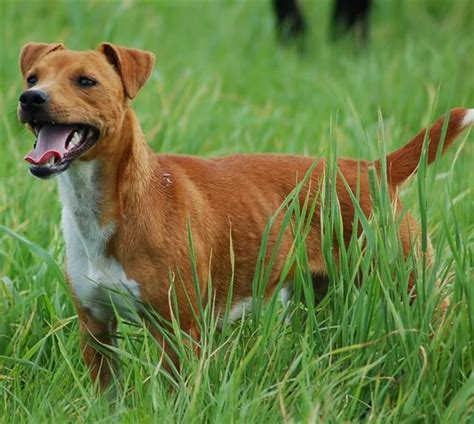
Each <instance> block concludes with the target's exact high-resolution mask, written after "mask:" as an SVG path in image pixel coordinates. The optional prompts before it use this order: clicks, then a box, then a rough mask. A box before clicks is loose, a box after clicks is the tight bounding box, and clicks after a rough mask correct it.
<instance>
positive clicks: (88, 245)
mask: <svg viewBox="0 0 474 424" xmlns="http://www.w3.org/2000/svg"><path fill="white" fill-rule="evenodd" d="M153 63H154V56H153V55H152V54H151V53H147V52H144V51H139V50H134V49H127V48H124V47H119V46H115V45H112V44H108V43H103V44H101V45H100V46H99V47H98V49H97V50H96V51H87V52H76V51H70V50H66V49H65V48H64V47H63V45H62V44H41V43H32V44H27V45H26V46H24V48H23V50H22V52H21V56H20V66H21V71H22V73H23V76H24V79H25V83H26V87H27V89H26V90H25V91H24V92H23V93H22V94H21V96H20V99H19V108H18V114H19V118H20V120H21V121H22V122H23V123H25V124H27V125H28V127H29V129H30V130H31V131H32V132H33V133H34V134H35V136H36V137H37V139H36V142H35V145H34V149H33V150H32V151H31V152H30V153H28V155H27V156H26V157H25V159H26V160H27V161H28V162H29V163H30V164H31V168H30V171H31V173H32V174H33V175H35V176H38V177H41V178H47V177H52V176H56V175H57V176H58V180H59V190H60V196H61V201H62V204H63V211H62V227H63V231H64V236H65V239H66V260H67V263H66V273H67V279H68V282H69V285H70V287H71V291H72V293H73V294H74V299H75V304H76V307H77V311H78V314H79V319H80V327H81V332H82V334H83V339H84V359H85V361H86V363H87V365H88V366H89V367H90V369H91V373H92V376H93V377H94V379H95V378H99V381H100V383H101V385H102V386H105V385H107V383H108V381H109V380H110V376H111V368H110V364H109V362H108V361H107V360H104V356H103V355H102V353H100V352H99V351H98V349H96V348H95V347H94V346H95V344H93V343H91V338H94V339H96V340H98V341H99V342H101V343H104V344H112V343H113V336H114V330H115V314H114V311H113V308H112V304H113V305H114V307H115V308H116V309H117V310H118V311H119V312H121V313H123V314H127V311H129V310H130V306H134V305H133V303H135V306H136V308H137V309H138V310H139V311H140V308H141V305H143V304H147V305H151V306H152V307H153V308H154V309H155V310H156V311H157V312H158V313H159V314H160V315H161V316H162V317H164V318H165V319H168V320H169V319H171V318H172V315H173V310H171V307H170V304H171V303H170V284H171V283H170V279H173V278H175V284H174V290H175V294H176V299H177V308H178V310H179V323H180V326H181V328H182V329H183V330H185V331H186V332H188V333H189V334H190V335H191V336H192V337H194V338H195V339H196V340H199V327H198V324H197V322H196V319H195V316H196V315H195V312H196V309H197V304H198V302H200V301H202V302H205V300H206V299H207V293H206V290H207V287H208V285H207V282H208V278H209V276H211V275H212V287H213V290H214V291H215V293H213V295H214V296H215V301H216V311H217V313H222V310H223V309H224V307H225V304H226V300H227V296H228V292H229V285H230V282H231V280H232V278H233V281H234V286H233V297H232V305H233V310H232V311H231V316H232V315H237V313H236V312H235V311H239V310H240V308H241V306H242V304H245V302H247V301H248V299H249V298H251V296H252V279H253V276H254V271H255V266H256V261H257V256H258V253H259V249H260V244H261V238H262V234H263V232H264V229H265V226H266V224H267V221H268V219H269V217H270V216H271V215H272V214H274V213H275V211H276V210H277V209H278V208H279V207H280V205H281V204H282V202H283V201H284V199H285V197H286V196H287V195H288V194H289V193H290V192H291V191H292V190H293V189H294V187H295V185H296V183H297V182H298V181H301V180H302V179H303V178H304V176H305V174H306V173H307V171H308V170H310V168H311V166H312V165H313V162H314V160H313V159H311V158H306V157H297V156H276V155H233V156H229V157H224V158H217V159H211V160H204V159H199V158H195V157H188V156H174V155H156V154H154V153H153V152H152V151H151V149H150V148H149V147H148V145H147V144H146V142H145V140H144V137H143V134H142V131H141V129H140V125H139V123H138V122H137V118H136V116H135V114H134V112H133V111H132V109H131V107H130V103H131V100H132V99H133V98H134V97H135V96H136V95H137V93H138V91H139V90H140V88H141V87H142V86H143V85H144V84H145V82H146V81H147V79H148V77H149V75H150V72H151V70H152V68H153ZM473 122H474V110H472V109H471V110H467V109H454V110H452V111H451V112H450V114H449V123H448V125H447V127H446V131H447V132H446V139H445V143H444V148H446V147H448V146H449V145H450V144H451V143H452V142H453V140H454V138H455V137H456V136H457V135H458V134H459V133H460V131H462V130H463V129H464V128H466V127H468V126H469V125H471V124H472V123H473ZM442 128H443V118H440V119H439V120H438V121H437V122H436V123H435V124H434V126H433V127H432V128H431V130H430V132H429V139H430V144H429V151H428V161H429V162H432V161H433V160H434V159H435V157H436V152H437V149H438V144H439V142H440V138H441V132H442ZM424 137H425V130H423V131H421V132H420V133H419V134H418V135H417V136H416V137H415V138H413V140H411V141H410V142H409V143H408V144H407V145H406V146H404V147H402V148H401V149H400V150H397V151H396V152H394V153H391V154H389V155H388V157H387V158H386V160H387V172H388V175H387V177H388V178H387V179H388V182H389V185H390V187H389V188H390V194H391V196H392V198H393V200H394V201H395V200H396V192H397V187H398V186H399V185H400V184H401V183H403V181H405V180H406V179H407V178H408V177H409V176H410V175H411V174H413V173H414V172H415V171H416V169H417V166H418V162H419V159H420V155H421V152H422V145H423V140H424ZM338 164H339V167H340V170H341V173H342V174H343V175H344V178H345V179H346V180H347V183H348V184H349V186H350V187H351V189H352V190H353V191H354V192H356V187H357V185H358V181H359V184H360V190H359V193H360V194H359V198H360V199H359V202H360V205H361V207H362V209H363V211H364V213H365V214H367V215H369V214H370V213H371V199H370V193H369V184H368V168H369V167H370V166H374V167H375V168H376V169H377V170H380V168H381V165H380V162H379V161H376V162H365V161H360V162H358V161H354V160H340V161H339V162H338ZM324 170H325V162H324V161H319V162H318V163H317V165H316V166H315V168H314V169H313V170H312V172H311V175H310V178H309V179H308V183H307V184H306V186H305V187H306V188H305V189H303V190H301V192H300V199H301V202H304V201H305V199H306V198H307V197H308V195H309V197H311V195H313V198H314V196H315V195H316V192H317V188H318V186H319V185H320V183H321V181H322V175H323V174H324ZM335 185H336V190H337V193H338V198H339V202H340V206H341V210H342V217H343V220H344V222H343V224H344V236H345V237H346V240H349V238H350V236H351V232H352V228H353V221H354V205H353V202H352V201H351V198H350V196H349V193H348V191H347V189H346V188H345V185H344V182H343V180H342V178H340V177H338V179H337V180H336V182H335ZM397 204H398V203H397ZM320 222H321V220H320V210H318V209H317V210H316V212H315V215H314V217H313V219H312V227H311V232H310V234H309V235H308V238H307V250H308V256H309V266H310V268H311V272H313V273H317V274H325V272H326V266H325V261H324V259H323V255H322V251H321V228H320ZM277 227H278V226H276V228H275V229H274V230H272V231H271V232H270V234H269V239H268V248H267V252H271V251H272V250H273V247H274V246H275V244H276V239H277V235H278V228H277ZM189 228H191V231H192V237H193V244H194V251H195V259H196V263H197V274H198V281H199V284H200V291H198V290H196V287H195V286H194V283H193V281H195V280H193V270H192V267H191V261H190V248H189V245H190V244H189V240H188V229H189ZM416 232H417V226H416V223H415V222H414V221H413V220H412V218H410V216H409V215H408V214H404V216H403V218H402V222H401V225H400V229H399V236H400V239H401V243H402V246H403V249H404V252H405V253H407V252H408V251H409V249H410V247H411V246H412V241H413V239H414V238H415V237H416ZM293 242H294V238H293V236H292V233H291V231H286V232H285V233H284V235H283V238H282V240H281V243H280V247H279V250H278V255H277V257H276V259H275V262H274V264H273V268H272V274H271V277H270V280H269V284H268V287H267V288H266V292H265V295H266V296H269V295H270V294H271V293H272V291H273V290H274V289H275V286H276V285H277V283H278V281H279V279H280V275H281V273H282V269H283V266H284V263H285V259H286V257H287V254H288V252H289V251H290V250H291V246H292V244H293ZM231 246H232V248H231ZM336 247H337V246H336ZM231 251H232V252H233V255H234V256H233V257H234V258H235V262H234V266H232V259H231ZM232 273H234V275H233V277H232ZM286 278H287V280H288V281H291V279H292V276H291V272H290V275H288V276H287V277H286ZM119 291H121V292H124V293H127V295H128V296H129V297H130V296H131V297H132V299H134V302H132V305H130V302H127V301H125V300H124V297H123V296H121V295H120V292H119ZM197 293H199V296H198V294H197ZM198 297H200V298H198ZM154 334H155V335H156V337H157V338H158V340H159V341H160V343H163V340H162V337H163V336H162V335H161V334H160V333H159V332H158V331H155V333H154ZM163 345H164V343H163Z"/></svg>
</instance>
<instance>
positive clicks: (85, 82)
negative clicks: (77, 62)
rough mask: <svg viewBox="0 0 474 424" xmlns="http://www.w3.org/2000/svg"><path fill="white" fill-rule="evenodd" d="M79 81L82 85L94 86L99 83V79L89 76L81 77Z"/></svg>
mask: <svg viewBox="0 0 474 424" xmlns="http://www.w3.org/2000/svg"><path fill="white" fill-rule="evenodd" d="M77 83H78V84H79V85H80V86H81V87H92V86H94V85H97V81H94V80H93V79H91V78H88V77H79V78H78V79H77Z"/></svg>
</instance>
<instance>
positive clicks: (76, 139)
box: [69, 131, 81, 147]
mask: <svg viewBox="0 0 474 424" xmlns="http://www.w3.org/2000/svg"><path fill="white" fill-rule="evenodd" d="M80 141H81V136H80V135H79V133H78V132H77V131H75V132H74V135H73V136H72V138H71V140H70V141H69V143H70V144H71V146H72V147H76V146H77V145H78V144H79V142H80Z"/></svg>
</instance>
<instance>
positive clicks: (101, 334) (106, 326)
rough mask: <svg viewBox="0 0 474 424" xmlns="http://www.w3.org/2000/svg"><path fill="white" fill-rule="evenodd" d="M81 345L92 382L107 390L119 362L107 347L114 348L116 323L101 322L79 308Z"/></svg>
mask: <svg viewBox="0 0 474 424" xmlns="http://www.w3.org/2000/svg"><path fill="white" fill-rule="evenodd" d="M77 311H78V315H79V326H80V334H81V345H82V354H83V357H84V362H85V363H86V365H87V367H88V368H89V371H90V374H91V377H92V380H93V381H94V382H96V381H98V383H99V385H100V388H101V389H105V388H106V387H107V386H108V385H109V383H110V380H111V378H112V375H113V373H114V371H115V370H116V369H117V361H116V358H114V354H113V352H112V351H110V350H108V349H107V346H114V345H115V344H116V343H115V331H116V321H115V320H114V321H110V322H107V323H105V322H101V321H98V320H97V319H95V318H94V317H93V316H92V315H91V314H90V313H89V312H88V311H87V310H86V309H84V308H81V307H78V308H77Z"/></svg>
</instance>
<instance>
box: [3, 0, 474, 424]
mask: <svg viewBox="0 0 474 424" xmlns="http://www.w3.org/2000/svg"><path fill="white" fill-rule="evenodd" d="M304 7H305V9H306V12H307V15H308V21H309V22H310V23H311V24H312V31H311V34H310V37H309V39H308V42H307V49H306V51H305V53H304V54H303V55H300V54H299V53H298V52H297V51H293V50H292V49H281V48H279V47H278V46H276V45H275V42H274V34H273V22H272V19H271V15H270V13H269V5H268V4H267V2H263V1H262V2H222V3H221V2H205V3H204V4H200V3H199V4H198V3H194V2H166V3H157V4H154V3H148V2H137V3H133V2H94V1H83V2H71V1H57V2H55V3H54V4H53V3H50V2H40V1H38V2H29V3H25V4H17V3H15V2H4V3H2V20H3V21H2V29H3V33H2V46H1V47H2V48H1V51H2V53H1V54H2V61H1V64H2V66H1V70H0V71H1V75H0V76H1V78H0V87H1V89H2V97H1V101H0V102H1V103H0V107H1V111H2V112H3V113H2V120H1V123H0V134H1V136H2V143H1V144H0V146H1V147H0V157H1V161H0V267H1V268H0V309H1V310H0V421H1V422H13V421H15V422H19V421H21V422H29V421H36V422H69V421H80V422H81V421H85V422H96V421H98V422H115V421H117V420H120V421H124V422H226V421H227V422H256V421H259V422H279V421H288V422H318V421H323V422H347V421H351V422H352V421H370V422H384V423H385V422H468V421H469V420H470V419H472V416H473V411H474V377H473V373H472V368H473V367H472V364H473V363H474V362H473V359H474V358H473V355H474V350H473V344H472V343H473V340H474V292H473V290H474V288H473V284H472V268H473V262H472V258H473V251H472V238H473V231H472V228H473V220H472V211H473V210H474V207H473V206H474V205H473V196H472V183H471V182H470V181H471V180H472V177H473V173H472V170H471V168H472V165H471V164H472V161H473V148H472V135H467V136H463V137H461V138H460V140H458V142H457V143H456V144H455V146H453V148H452V149H450V151H449V152H448V153H447V154H446V155H445V156H444V157H442V158H440V159H439V160H438V161H437V162H436V163H435V164H433V165H432V166H430V167H429V168H428V167H426V166H425V164H424V161H423V160H422V162H421V166H420V170H419V172H418V174H417V176H416V177H414V178H413V180H412V181H411V182H410V183H409V184H407V185H405V187H404V188H403V191H402V193H401V197H402V199H403V203H404V205H405V207H406V208H407V209H408V210H409V211H410V213H412V214H414V215H415V216H416V217H417V219H418V220H419V222H420V223H421V228H422V234H421V248H420V249H415V248H414V249H413V251H412V253H411V254H410V255H409V257H407V258H405V259H404V258H403V255H402V250H401V246H400V243H399V240H398V238H397V236H396V233H397V228H398V225H399V223H400V217H397V215H395V214H394V213H393V210H392V208H391V205H390V201H389V197H388V193H387V183H386V180H385V179H384V178H383V177H382V178H380V179H379V178H377V176H376V175H375V173H372V174H371V176H370V181H371V190H372V196H373V198H374V212H373V214H372V215H371V216H370V217H365V216H364V214H363V213H362V211H361V210H360V208H358V207H357V205H358V200H357V199H358V194H357V190H356V191H355V192H354V193H352V195H353V202H354V204H355V211H356V212H355V213H356V217H357V219H356V223H355V227H358V228H361V229H362V232H361V235H360V236H358V235H357V234H358V233H357V231H356V230H357V228H355V231H354V233H353V236H352V238H351V240H350V242H349V244H348V245H347V247H346V248H341V249H340V251H339V260H338V262H337V263H335V261H334V259H333V248H334V241H335V240H336V241H339V242H340V241H342V240H343V237H342V225H341V223H342V221H341V215H340V205H339V202H338V198H337V196H336V193H335V190H334V184H328V183H327V182H328V181H334V180H335V178H336V176H338V175H339V170H338V168H337V162H336V159H337V157H340V156H350V157H363V158H372V159H373V158H378V157H383V156H384V155H385V153H386V152H387V151H391V150H393V149H395V148H396V147H398V146H400V145H401V144H403V143H405V142H406V141H407V140H408V139H409V138H410V137H411V136H412V135H413V134H414V133H415V132H416V131H418V129H419V128H421V127H423V126H426V125H427V124H428V123H429V122H431V121H432V120H433V118H434V117H436V116H438V115H439V114H441V113H444V112H446V111H447V110H449V108H450V107H452V106H455V105H465V106H471V107H472V105H473V101H474V72H473V71H474V64H473V60H472V57H474V56H473V53H474V40H473V38H472V30H473V29H474V28H473V21H474V7H473V5H472V4H471V2H469V1H468V0H466V1H463V0H459V1H455V2H454V1H453V2H444V1H441V0H439V1H435V0H433V1H421V0H419V1H403V2H399V1H384V2H378V3H376V8H375V10H374V16H373V28H372V30H373V31H372V40H371V43H370V45H369V47H368V49H367V50H365V51H356V50H355V48H354V46H353V45H352V43H351V41H350V40H345V41H343V42H341V43H338V44H335V45H334V44H329V43H328V42H327V40H326V38H327V37H326V22H327V19H326V18H327V14H328V12H329V3H328V2H327V1H324V2H323V1H321V2H316V3H314V2H304ZM138 24H139V26H140V28H139V29H137V26H136V25H138ZM104 39H107V40H109V41H112V42H117V43H121V44H124V45H129V46H130V45H131V46H137V47H141V48H146V49H150V50H153V51H154V52H155V53H157V56H158V64H157V67H156V70H155V72H154V74H153V76H152V79H151V81H150V82H149V83H148V85H147V86H146V88H145V89H144V91H143V93H142V94H141V95H140V97H139V98H138V99H137V101H136V106H135V109H136V110H137V113H138V115H139V118H140V120H141V122H142V124H143V128H144V131H145V133H146V135H147V138H148V140H149V141H150V143H151V144H152V146H153V147H154V148H155V149H156V150H157V151H174V152H178V153H192V154H199V155H203V156H211V155H217V154H224V153H232V152H240V151H247V152H261V151H271V152H279V153H298V154H311V155H312V156H314V157H315V158H316V159H317V158H320V157H322V156H324V157H326V158H327V160H328V163H327V167H326V175H325V180H324V183H323V184H322V185H321V187H320V188H319V196H318V202H320V203H321V205H322V211H323V213H322V214H321V223H322V227H323V229H324V231H323V239H322V246H323V249H324V254H325V259H326V261H327V266H328V271H329V288H328V293H327V295H326V296H325V297H324V298H323V299H322V300H321V299H319V297H318V296H315V293H314V292H313V290H312V281H311V275H310V274H309V273H308V266H307V264H308V257H307V252H306V237H307V232H308V226H309V223H310V222H311V218H312V217H313V212H314V208H315V207H316V206H317V205H316V202H315V201H314V199H313V198H311V197H308V198H307V200H306V201H305V202H302V203H300V202H298V201H296V199H297V197H298V193H299V190H301V189H302V187H303V185H304V181H303V182H302V184H300V186H297V187H295V191H294V192H292V193H291V194H290V195H289V197H288V198H287V199H286V201H285V202H284V203H283V204H282V206H281V208H280V210H279V211H277V212H276V215H275V216H273V217H269V223H268V228H267V232H268V231H271V229H272V225H276V223H280V224H281V225H282V226H283V229H282V230H281V231H285V230H288V229H289V230H290V231H292V232H293V234H294V239H295V242H294V245H293V247H292V250H291V252H290V253H289V255H288V258H287V262H286V269H289V268H290V267H291V266H295V269H296V272H295V276H294V280H295V281H294V284H295V290H294V294H293V298H292V300H291V302H290V303H289V304H288V305H284V304H282V303H281V302H280V299H279V296H278V294H276V295H275V296H273V297H272V298H271V299H270V300H269V301H268V302H265V303H264V302H262V293H263V292H264V290H265V287H266V285H267V283H268V278H269V273H270V271H271V268H272V253H273V252H272V251H267V245H266V234H268V233H266V234H264V236H263V238H262V249H261V255H260V257H259V260H258V265H257V267H256V270H255V277H254V281H253V288H254V294H255V295H254V298H253V300H252V305H251V306H252V308H251V311H250V312H249V313H247V314H245V315H243V316H242V318H241V319H240V320H237V321H236V322H235V323H230V322H229V321H228V320H227V319H226V317H225V314H224V318H223V319H222V320H218V319H217V318H216V316H215V313H214V312H215V311H214V303H213V298H212V290H207V297H206V301H205V302H204V303H203V304H202V305H201V308H200V309H199V311H197V313H198V314H199V318H200V320H199V321H200V325H201V327H202V328H201V330H202V334H203V337H202V340H201V341H200V350H201V355H200V356H196V355H194V354H193V344H192V343H189V340H188V339H187V338H186V335H185V334H182V333H181V332H180V331H179V326H178V322H177V321H174V322H172V323H171V325H170V326H167V325H165V324H163V323H162V322H161V321H160V319H159V317H156V316H154V321H155V324H156V325H157V326H165V327H166V328H165V329H164V330H166V331H167V332H168V333H169V342H170V343H173V344H174V346H175V349H176V351H177V352H178V353H179V355H180V358H181V362H182V370H181V372H179V373H167V372H165V371H164V370H163V367H162V361H163V360H165V358H162V357H161V352H160V349H159V346H157V345H156V343H155V341H154V339H153V337H152V336H151V334H150V333H149V330H148V329H147V328H146V327H145V326H144V325H143V324H142V323H141V321H139V320H138V321H137V322H136V323H130V322H125V321H123V320H121V319H120V318H119V328H118V330H119V335H120V340H119V343H118V346H117V347H115V348H112V350H113V352H112V353H113V354H114V355H115V356H116V357H117V358H118V361H119V363H120V367H119V373H118V375H117V381H116V384H115V388H116V392H115V394H110V396H109V397H107V396H99V395H97V393H96V392H95V390H94V388H93V386H92V383H91V382H90V380H89V377H88V374H87V370H86V369H85V367H84V365H83V363H82V359H81V353H80V348H79V340H78V328H77V327H78V323H77V317H76V315H75V311H74V309H73V307H72V303H71V299H70V295H69V292H68V289H67V287H66V284H65V281H64V278H63V276H62V272H61V263H62V260H63V256H64V243H63V240H62V237H61V234H60V229H59V210H60V206H59V203H58V200H57V195H56V188H55V184H54V182H52V181H49V182H42V181H38V180H33V179H32V178H31V177H29V176H28V175H27V172H26V169H25V166H24V165H23V164H22V160H21V159H22V156H23V155H24V153H25V152H26V151H27V149H28V148H29V147H30V146H29V143H31V141H32V140H31V137H30V136H29V135H28V134H27V133H26V132H25V130H24V129H23V128H22V127H21V126H20V125H19V124H18V123H17V121H16V118H15V107H16V99H17V97H18V94H19V92H20V90H21V78H20V76H19V73H18V70H17V66H16V63H17V57H18V52H19V49H20V47H21V45H22V44H23V43H24V42H26V41H32V40H36V41H65V42H66V44H68V45H69V46H71V47H73V48H78V49H79V48H80V49H84V48H92V47H94V46H95V45H96V44H98V43H99V42H101V41H103V40H104ZM318 207H319V205H318ZM428 233H430V234H431V239H432V242H433V250H434V258H433V261H432V263H431V264H428V261H427V260H426V255H425V252H426V250H427V235H428ZM192 234H193V233H192V228H191V227H190V228H189V244H190V261H191V263H193V261H194V254H193V249H192V247H193V243H192V238H193V237H192ZM338 244H339V245H343V243H338ZM276 248H278V246H277V247H276ZM229 249H230V251H231V252H232V245H230V246H229ZM232 257H233V256H232V255H231V258H232ZM232 266H234V265H232ZM412 272H414V273H415V275H416V281H417V294H418V296H417V298H416V299H415V300H413V299H412V298H411V297H410V294H409V292H408V283H409V276H410V273H412ZM174 282H175V284H180V282H179V279H176V278H175V280H174ZM194 283H195V284H194V287H195V288H196V289H198V288H199V287H202V284H200V283H202V282H199V281H197V280H195V281H194ZM283 283H284V281H283V279H282V281H281V284H283ZM440 283H442V284H441V286H440V287H439V285H440ZM205 284H206V285H207V286H208V287H209V288H212V276H211V279H210V280H209V281H207V282H205ZM315 297H317V298H318V299H315ZM447 297H449V299H450V304H449V307H448V308H447V310H446V312H445V313H442V312H441V309H440V305H441V304H442V302H443V300H444V299H445V298H447ZM228 306H229V307H230V298H229V302H228ZM149 313H150V314H153V311H149ZM176 319H178V317H177V318H176ZM111 399H112V400H111Z"/></svg>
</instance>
